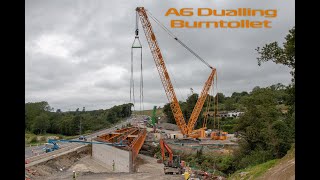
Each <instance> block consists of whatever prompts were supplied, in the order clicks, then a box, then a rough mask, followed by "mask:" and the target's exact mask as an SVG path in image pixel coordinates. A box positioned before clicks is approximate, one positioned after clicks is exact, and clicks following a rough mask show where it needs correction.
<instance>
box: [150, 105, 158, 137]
mask: <svg viewBox="0 0 320 180" xmlns="http://www.w3.org/2000/svg"><path fill="white" fill-rule="evenodd" d="M156 111H157V106H153V111H152V117H151V123H152V126H153V132H154V133H155V132H156Z"/></svg>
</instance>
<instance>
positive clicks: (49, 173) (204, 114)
mask: <svg viewBox="0 0 320 180" xmlns="http://www.w3.org/2000/svg"><path fill="white" fill-rule="evenodd" d="M135 11H136V13H135V14H133V17H134V16H135V18H136V27H135V31H134V41H133V43H132V46H131V79H130V103H132V104H133V105H134V106H133V108H135V109H134V111H133V112H134V113H133V114H132V115H131V116H130V118H127V119H126V120H124V121H122V122H121V123H120V124H115V125H114V126H113V128H109V129H104V130H101V131H98V132H94V133H91V134H90V135H87V136H86V137H83V139H81V140H77V139H72V140H64V139H57V138H52V139H49V140H48V143H46V147H45V148H44V151H43V150H41V149H40V148H39V149H38V150H37V151H38V152H34V151H35V150H34V149H32V153H33V154H32V155H30V156H29V157H26V158H25V175H26V179H72V178H73V179H79V180H81V179H177V180H178V179H181V180H182V179H199V180H200V179H226V177H223V176H221V175H219V174H215V173H214V172H209V171H204V170H201V169H196V168H194V167H193V165H192V164H190V162H189V161H188V160H187V159H188V158H187V157H188V156H191V155H194V156H195V155H197V154H199V153H203V154H209V155H212V156H223V155H230V154H232V153H233V152H234V151H235V150H236V149H237V148H238V146H239V145H238V142H239V141H238V140H239V139H238V138H239V137H238V136H237V135H235V134H233V133H228V132H225V131H223V130H222V129H221V125H220V119H221V117H220V116H221V114H220V113H219V111H218V102H219V101H218V96H217V95H216V94H217V93H218V92H217V88H216V87H217V86H216V84H217V71H219V69H216V68H215V67H214V65H210V64H209V63H208V62H206V61H205V60H204V59H203V58H201V57H200V56H199V55H198V54H197V53H196V52H194V51H193V50H192V49H191V48H189V47H188V46H187V45H186V44H185V43H184V42H183V41H182V40H180V39H179V38H177V37H176V36H175V35H174V34H173V33H172V32H171V31H170V30H169V29H168V28H166V27H165V26H164V25H163V24H162V23H161V22H160V21H159V20H158V19H157V18H156V17H154V16H153V15H152V14H151V13H150V12H149V11H148V10H146V9H145V8H144V7H137V8H136V9H135ZM151 19H152V20H153V21H154V23H155V24H157V25H159V27H160V28H161V29H163V30H164V31H165V32H166V33H168V35H169V36H170V37H172V38H173V39H174V40H175V41H176V42H177V43H178V44H180V45H181V46H182V47H184V48H185V50H186V51H187V52H188V54H189V55H190V56H193V57H195V58H196V59H197V60H199V61H198V62H199V63H202V64H203V65H205V66H204V67H206V68H207V69H206V70H208V72H209V71H210V73H208V76H207V80H206V81H205V82H197V83H198V84H204V85H203V88H202V91H201V92H200V93H199V96H198V99H197V101H196V104H195V106H194V108H193V110H192V113H191V114H190V118H188V119H186V118H185V115H184V113H183V112H182V110H181V107H180V104H179V100H178V98H177V96H176V92H175V88H174V87H173V84H172V82H171V79H170V77H171V76H170V75H169V72H168V70H167V67H166V63H165V61H164V58H163V55H162V52H161V50H160V49H161V48H160V47H159V44H158V41H157V36H156V34H155V33H154V29H153V28H154V27H153V26H152V24H151V22H150V20H151ZM139 27H142V31H141V30H140V29H139ZM142 34H143V35H144V36H145V39H146V41H147V42H148V47H149V49H150V52H151V54H152V57H153V61H154V64H155V67H156V68H157V71H158V75H159V77H160V80H161V83H162V86H163V90H164V93H165V95H166V97H167V101H166V103H169V104H170V110H171V112H172V115H173V118H174V120H175V124H172V123H168V121H167V117H166V116H165V115H161V116H159V115H158V116H157V115H156V111H157V106H159V105H157V104H154V108H153V110H152V115H146V114H144V109H141V106H143V96H144V95H143V75H142V70H143V68H142V67H143V66H142V44H141V42H140V39H139V38H140V35H142ZM137 50H138V51H139V53H140V52H141V59H138V61H139V63H141V64H140V65H141V75H140V94H138V95H139V97H140V101H139V102H136V100H135V94H134V92H135V89H134V88H135V87H134V80H133V77H134V71H133V64H134V61H136V60H135V59H134V57H133V53H134V51H137ZM172 51H174V50H172ZM128 59H129V57H128ZM150 60H151V59H150ZM148 61H149V60H148ZM215 86H216V87H215ZM136 96H137V95H136ZM139 103H140V111H139V110H138V108H137V107H139ZM212 109H213V110H212ZM200 118H201V119H202V121H201V125H199V124H200V123H199V119H200ZM209 121H212V122H209ZM208 123H210V124H213V128H210V129H209V128H208V126H207V124H208ZM196 127H197V128H196ZM40 151H41V152H40Z"/></svg>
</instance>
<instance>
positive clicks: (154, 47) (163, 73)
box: [136, 7, 216, 138]
mask: <svg viewBox="0 0 320 180" xmlns="http://www.w3.org/2000/svg"><path fill="white" fill-rule="evenodd" d="M136 12H137V14H138V16H139V18H140V22H141V24H142V27H143V30H144V33H145V36H146V39H147V42H148V44H149V48H150V50H151V54H152V56H153V59H154V62H155V64H156V67H157V70H158V73H159V76H160V79H161V82H162V85H163V87H164V90H165V92H166V96H167V99H168V101H169V103H170V107H171V110H172V113H173V116H174V119H175V121H176V124H177V125H178V127H179V128H180V131H181V133H182V134H183V135H184V136H187V137H194V138H198V137H205V133H204V130H205V129H206V127H203V128H200V129H198V130H195V131H194V130H193V129H194V125H195V123H196V121H197V120H198V117H199V114H200V112H201V110H202V107H203V104H204V102H205V100H206V98H207V95H208V91H209V89H210V87H211V85H212V84H213V77H214V75H215V73H216V69H215V68H212V67H211V66H209V65H208V66H209V67H210V69H211V70H212V71H211V74H210V76H209V78H208V80H207V81H206V83H205V86H204V88H203V90H202V92H201V95H200V97H199V99H198V101H197V103H196V105H195V107H194V109H193V111H192V114H191V117H190V120H189V121H188V124H186V122H185V119H184V117H183V114H182V111H181V108H180V105H179V102H178V99H177V97H176V93H175V91H174V88H173V85H172V83H171V80H170V76H169V73H168V71H167V68H166V65H165V62H164V59H163V56H162V53H161V50H160V48H159V45H158V41H157V39H156V36H155V34H154V32H153V29H152V26H151V23H150V21H149V19H148V15H147V12H146V10H145V8H144V7H137V8H136ZM136 32H138V31H136ZM175 40H177V41H178V42H179V43H180V44H181V43H182V42H181V41H180V40H178V39H177V38H175ZM185 47H186V46H185ZM187 49H188V50H189V51H190V52H192V53H193V54H194V55H196V56H197V57H198V58H199V56H198V55H197V54H195V53H194V52H193V51H192V50H190V48H187ZM201 60H202V58H201ZM202 61H203V60H202Z"/></svg>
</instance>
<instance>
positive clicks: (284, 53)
mask: <svg viewBox="0 0 320 180" xmlns="http://www.w3.org/2000/svg"><path fill="white" fill-rule="evenodd" d="M256 51H257V52H258V53H259V57H258V58H257V59H258V65H259V66H260V65H261V63H262V62H267V61H272V62H274V63H276V64H283V65H285V66H288V67H289V68H291V69H292V71H291V72H290V73H291V75H292V76H293V78H292V82H294V80H295V60H296V58H295V27H293V28H292V29H290V30H289V34H288V35H287V36H286V37H285V42H284V43H283V47H280V46H279V45H278V42H272V43H270V44H266V45H265V46H264V47H262V48H260V47H257V48H256Z"/></svg>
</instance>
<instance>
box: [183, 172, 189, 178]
mask: <svg viewBox="0 0 320 180" xmlns="http://www.w3.org/2000/svg"><path fill="white" fill-rule="evenodd" d="M189 178H190V173H189V171H185V172H184V179H185V180H188V179H189Z"/></svg>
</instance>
